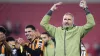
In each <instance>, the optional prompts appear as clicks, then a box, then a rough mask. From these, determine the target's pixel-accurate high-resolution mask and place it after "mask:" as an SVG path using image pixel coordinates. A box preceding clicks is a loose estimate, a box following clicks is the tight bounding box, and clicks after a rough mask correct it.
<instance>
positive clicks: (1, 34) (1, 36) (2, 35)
mask: <svg viewBox="0 0 100 56" xmlns="http://www.w3.org/2000/svg"><path fill="white" fill-rule="evenodd" d="M4 39H5V34H4V33H3V32H0V42H1V41H2V40H4Z"/></svg>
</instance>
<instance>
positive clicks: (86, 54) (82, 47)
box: [81, 41, 88, 56]
mask: <svg viewBox="0 0 100 56" xmlns="http://www.w3.org/2000/svg"><path fill="white" fill-rule="evenodd" d="M81 56H88V53H87V50H86V47H85V46H84V44H83V43H82V41H81Z"/></svg>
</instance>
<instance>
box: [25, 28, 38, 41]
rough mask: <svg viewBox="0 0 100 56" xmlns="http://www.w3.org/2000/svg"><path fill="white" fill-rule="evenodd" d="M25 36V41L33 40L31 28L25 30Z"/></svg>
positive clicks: (33, 33)
mask: <svg viewBox="0 0 100 56" xmlns="http://www.w3.org/2000/svg"><path fill="white" fill-rule="evenodd" d="M25 36H26V37H27V39H35V38H36V36H35V30H32V28H26V29H25Z"/></svg>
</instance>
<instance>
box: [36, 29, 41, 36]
mask: <svg viewBox="0 0 100 56" xmlns="http://www.w3.org/2000/svg"><path fill="white" fill-rule="evenodd" d="M35 35H36V37H40V35H41V34H40V32H39V30H38V29H36V34H35Z"/></svg>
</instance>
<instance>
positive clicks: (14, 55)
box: [6, 37, 23, 56]
mask: <svg viewBox="0 0 100 56" xmlns="http://www.w3.org/2000/svg"><path fill="white" fill-rule="evenodd" d="M6 41H7V44H8V45H9V46H10V48H11V56H23V54H22V53H21V49H20V48H16V45H17V44H16V41H15V39H14V38H13V37H7V38H6Z"/></svg>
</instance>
